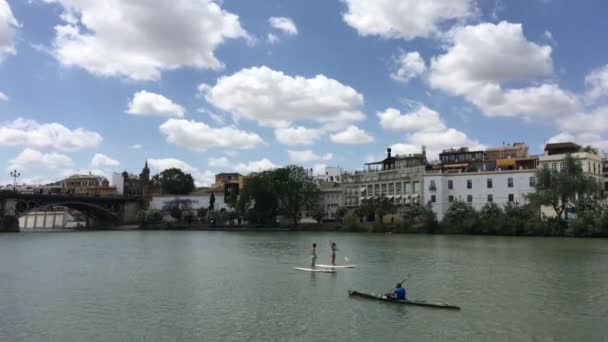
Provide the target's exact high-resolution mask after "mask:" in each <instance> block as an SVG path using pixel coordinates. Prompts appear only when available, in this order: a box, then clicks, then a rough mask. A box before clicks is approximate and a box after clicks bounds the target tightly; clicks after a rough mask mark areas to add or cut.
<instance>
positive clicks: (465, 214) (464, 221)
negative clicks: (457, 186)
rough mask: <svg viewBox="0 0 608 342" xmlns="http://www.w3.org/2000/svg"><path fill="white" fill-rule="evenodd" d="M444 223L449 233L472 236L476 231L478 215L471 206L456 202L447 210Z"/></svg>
mask: <svg viewBox="0 0 608 342" xmlns="http://www.w3.org/2000/svg"><path fill="white" fill-rule="evenodd" d="M442 223H443V226H444V229H445V232H447V233H453V234H472V233H474V232H475V230H476V225H477V223H478V214H477V211H476V210H475V208H473V207H472V206H471V205H470V204H468V203H465V202H462V201H455V202H452V204H451V205H450V206H449V207H448V210H446V212H445V217H444V219H443V222H442Z"/></svg>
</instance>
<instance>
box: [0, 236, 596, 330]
mask: <svg viewBox="0 0 608 342" xmlns="http://www.w3.org/2000/svg"><path fill="white" fill-rule="evenodd" d="M329 240H335V241H336V242H337V243H338V247H340V248H341V249H342V252H343V255H339V256H338V258H337V259H338V261H339V262H340V263H344V262H345V260H344V255H346V256H347V257H348V258H349V260H350V261H351V262H352V263H355V264H357V268H356V269H349V270H340V271H338V272H337V273H336V274H311V273H308V272H301V271H296V270H293V269H292V267H295V266H306V265H307V264H308V263H309V258H308V256H307V253H308V248H309V247H310V245H311V244H312V243H313V242H317V243H318V244H319V245H320V246H319V254H320V255H319V262H323V263H327V262H328V241H329ZM407 273H409V274H411V277H410V279H409V280H408V281H407V282H406V284H405V287H406V288H407V291H408V297H410V298H414V299H425V300H428V301H437V302H448V303H451V304H455V305H459V306H461V307H462V310H461V311H449V310H437V309H429V308H422V307H412V306H403V305H396V304H389V303H378V302H375V301H371V300H366V299H357V298H349V296H348V294H347V290H348V289H357V290H366V291H371V292H384V291H387V290H389V289H390V288H391V287H392V286H393V285H394V284H395V283H396V282H397V281H398V280H400V279H401V278H403V277H404V275H405V274H407ZM607 323H608V241H607V240H602V239H596V240H592V239H589V240H586V239H566V238H555V239H554V238H515V237H478V236H424V235H372V234H331V233H293V232H278V233H276V232H275V233H262V232H260V233H256V232H245V233H243V232H238V233H236V232H235V233H232V232H179V231H176V232H141V231H130V232H68V233H21V234H2V235H0V341H62V342H64V341H104V342H105V341H275V340H284V341H404V340H410V341H607V340H608V337H607V336H608V324H607Z"/></svg>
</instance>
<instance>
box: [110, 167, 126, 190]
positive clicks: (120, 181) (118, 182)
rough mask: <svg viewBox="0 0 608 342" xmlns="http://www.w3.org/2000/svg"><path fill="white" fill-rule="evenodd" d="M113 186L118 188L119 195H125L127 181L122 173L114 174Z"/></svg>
mask: <svg viewBox="0 0 608 342" xmlns="http://www.w3.org/2000/svg"><path fill="white" fill-rule="evenodd" d="M112 185H113V186H114V187H116V191H118V193H119V194H121V195H122V194H123V192H124V191H125V179H124V178H123V177H122V173H117V172H114V173H112Z"/></svg>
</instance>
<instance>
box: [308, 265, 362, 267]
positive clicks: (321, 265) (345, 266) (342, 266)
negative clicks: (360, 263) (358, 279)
mask: <svg viewBox="0 0 608 342" xmlns="http://www.w3.org/2000/svg"><path fill="white" fill-rule="evenodd" d="M317 266H319V267H324V268H355V266H356V265H317Z"/></svg>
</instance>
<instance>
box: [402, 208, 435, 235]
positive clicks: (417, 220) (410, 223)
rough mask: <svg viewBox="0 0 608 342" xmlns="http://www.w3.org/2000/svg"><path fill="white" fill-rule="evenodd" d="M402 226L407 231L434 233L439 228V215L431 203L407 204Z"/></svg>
mask: <svg viewBox="0 0 608 342" xmlns="http://www.w3.org/2000/svg"><path fill="white" fill-rule="evenodd" d="M402 227H403V228H404V230H405V231H406V232H412V233H430V234H433V233H435V232H436V229H437V215H435V213H434V212H433V209H432V208H431V206H430V205H429V206H420V205H408V206H405V208H404V209H403V223H402Z"/></svg>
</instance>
